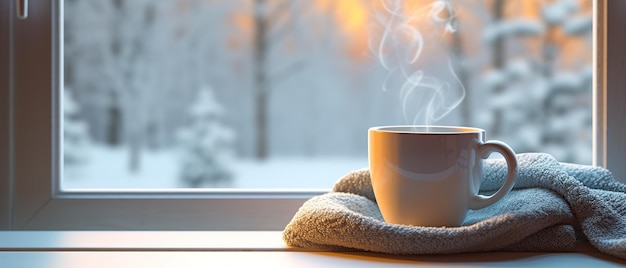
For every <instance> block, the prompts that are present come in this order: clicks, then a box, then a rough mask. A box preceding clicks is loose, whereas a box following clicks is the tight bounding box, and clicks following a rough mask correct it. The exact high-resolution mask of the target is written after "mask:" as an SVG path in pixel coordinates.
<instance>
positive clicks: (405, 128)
mask: <svg viewBox="0 0 626 268" xmlns="http://www.w3.org/2000/svg"><path fill="white" fill-rule="evenodd" d="M369 131H375V132H383V133H404V134H453V135H454V134H456V135H460V134H469V133H484V132H485V130H484V129H481V128H476V127H465V126H440V125H391V126H376V127H371V128H370V129H369Z"/></svg>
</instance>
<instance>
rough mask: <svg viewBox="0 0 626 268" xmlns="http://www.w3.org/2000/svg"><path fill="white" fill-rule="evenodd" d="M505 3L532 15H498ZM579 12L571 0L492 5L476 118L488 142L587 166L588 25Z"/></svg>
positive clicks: (588, 15)
mask: <svg viewBox="0 0 626 268" xmlns="http://www.w3.org/2000/svg"><path fill="white" fill-rule="evenodd" d="M583 3H587V4H589V3H590V2H589V1H586V2H583ZM510 5H527V6H526V7H527V8H529V9H531V10H536V13H537V14H538V15H537V16H535V17H524V18H515V17H505V16H504V14H503V10H504V8H505V7H507V6H510ZM583 7H584V5H581V3H579V1H575V0H558V1H553V2H550V3H539V2H525V1H524V2H521V1H505V0H496V1H495V4H494V6H493V8H494V11H493V12H492V14H494V17H493V21H492V23H490V24H489V25H487V26H486V28H485V31H484V32H483V39H484V41H486V43H487V44H488V45H490V47H491V48H492V49H491V51H492V66H491V68H490V69H489V70H488V71H486V72H483V76H482V81H483V85H484V87H485V88H486V89H487V90H488V91H489V92H490V93H489V94H488V95H489V98H490V101H489V105H488V106H487V107H488V109H485V110H484V111H482V112H483V116H481V117H480V118H481V120H480V121H481V123H482V124H483V125H488V126H489V127H487V128H488V130H489V132H490V134H491V135H492V137H493V138H500V139H505V140H506V141H507V142H508V143H510V145H511V146H512V147H513V148H515V149H516V150H517V151H519V152H528V151H542V152H548V153H551V154H553V155H555V156H556V157H557V158H558V159H559V160H561V161H567V162H579V163H590V162H591V159H590V156H591V154H590V153H589V151H590V149H591V138H590V134H591V132H590V129H591V128H590V127H589V126H590V125H591V102H590V101H591V95H590V90H589V89H590V88H591V64H590V61H589V60H588V59H585V56H584V53H583V52H584V51H589V50H588V49H585V44H587V45H588V44H590V42H589V40H590V39H589V38H591V29H592V27H591V26H592V24H591V13H590V12H584V10H583ZM516 8H521V7H519V6H518V7H516ZM498 15H499V16H498ZM576 49H578V50H576ZM494 136H495V137H494Z"/></svg>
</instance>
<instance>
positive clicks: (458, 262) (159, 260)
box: [0, 231, 626, 267]
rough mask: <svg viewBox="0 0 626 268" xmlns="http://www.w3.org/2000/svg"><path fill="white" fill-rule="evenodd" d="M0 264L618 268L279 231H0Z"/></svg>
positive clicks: (592, 253) (604, 259)
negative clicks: (289, 235)
mask: <svg viewBox="0 0 626 268" xmlns="http://www.w3.org/2000/svg"><path fill="white" fill-rule="evenodd" d="M0 260H2V261H1V262H0V267H380V266H381V265H384V266H385V267H403V266H411V267H416V266H417V267H420V266H456V267H458V266H472V267H476V266H495V267H504V266H506V267H511V266H518V267H542V266H546V267H555V266H559V267H561V266H563V267H623V266H624V265H626V260H621V259H618V258H614V257H611V256H608V255H605V254H602V253H600V252H598V251H597V250H595V249H594V248H592V247H591V246H590V245H589V244H585V243H581V244H579V245H578V246H577V247H576V250H575V251H574V252H566V253H541V252H518V253H508V252H487V253H471V254H454V255H411V256H394V255H385V254H377V253H364V252H358V253H357V252H344V253H337V252H311V251H305V250H302V249H297V248H290V247H287V246H286V245H285V244H284V242H283V241H282V238H281V232H275V231H272V232H199V231H163V232H161V231H0Z"/></svg>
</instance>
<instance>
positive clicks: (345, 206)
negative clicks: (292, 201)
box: [283, 154, 626, 259]
mask: <svg viewBox="0 0 626 268" xmlns="http://www.w3.org/2000/svg"><path fill="white" fill-rule="evenodd" d="M518 161H519V174H518V178H517V182H516V185H515V188H514V189H513V190H512V191H511V192H510V193H509V194H508V195H506V196H505V197H504V198H503V199H501V200H500V201H498V202H497V203H495V204H494V205H492V206H489V207H487V208H484V209H481V210H476V211H469V212H468V214H467V217H466V219H465V222H464V224H463V226H461V227H419V226H408V225H398V224H389V223H386V222H385V221H384V220H383V218H382V215H381V213H380V210H379V209H378V206H377V205H376V199H375V196H374V192H373V190H372V186H371V181H370V177H369V171H368V170H367V169H361V170H357V171H353V172H350V173H348V174H347V175H345V176H344V177H343V178H341V179H340V180H339V181H338V182H337V183H336V184H335V186H334V187H333V190H332V192H329V193H326V194H323V195H320V196H316V197H313V198H311V199H310V200H308V201H307V202H305V203H304V204H303V206H302V207H301V208H300V209H299V210H298V212H297V213H296V215H294V217H293V219H292V220H291V222H290V223H289V224H288V225H287V226H286V227H285V230H284V231H283V239H284V240H285V242H286V243H287V244H288V245H291V246H295V247H303V248H308V249H314V250H329V251H354V250H364V251H374V252H381V253H390V254H447V253H461V252H477V251H494V250H500V251H570V250H572V249H573V248H574V244H575V243H576V240H577V237H579V238H583V239H587V240H589V241H590V243H591V244H592V245H593V246H594V247H596V248H597V249H598V250H600V251H602V252H604V253H607V254H610V255H613V256H617V257H620V258H624V259H626V185H624V184H623V183H620V182H618V181H616V180H615V179H614V178H613V176H612V175H611V173H610V172H609V171H608V170H606V169H602V168H598V167H591V166H584V165H574V164H564V163H559V162H558V161H556V160H555V159H554V158H553V157H552V156H550V155H547V154H520V155H518ZM483 169H484V170H483V178H482V184H481V192H483V193H487V192H492V191H493V190H496V189H498V188H499V187H500V185H501V183H502V182H503V178H504V174H505V173H506V163H505V162H504V160H486V161H485V165H484V167H483Z"/></svg>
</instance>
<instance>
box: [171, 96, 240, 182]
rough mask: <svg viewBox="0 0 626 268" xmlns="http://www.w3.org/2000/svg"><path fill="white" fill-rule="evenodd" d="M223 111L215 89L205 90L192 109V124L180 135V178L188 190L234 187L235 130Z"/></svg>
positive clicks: (190, 114)
mask: <svg viewBox="0 0 626 268" xmlns="http://www.w3.org/2000/svg"><path fill="white" fill-rule="evenodd" d="M222 116H223V109H222V107H221V105H220V104H219V103H218V102H217V100H216V98H215V96H214V93H213V90H212V89H211V88H208V87H204V88H202V89H200V90H199V91H198V98H197V99H196V100H195V102H194V103H193V104H192V105H191V107H190V110H189V119H190V124H189V125H188V126H187V127H186V128H184V129H182V130H181V131H180V132H179V144H180V146H181V151H182V159H181V160H182V163H181V170H180V178H181V180H182V183H183V185H184V186H185V187H219V186H222V187H223V186H228V185H230V184H232V177H233V175H232V171H231V169H230V167H229V160H231V159H232V157H233V156H234V155H233V150H232V142H233V139H234V133H233V131H232V130H231V129H230V128H229V127H228V126H226V125H225V124H224V122H222Z"/></svg>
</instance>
